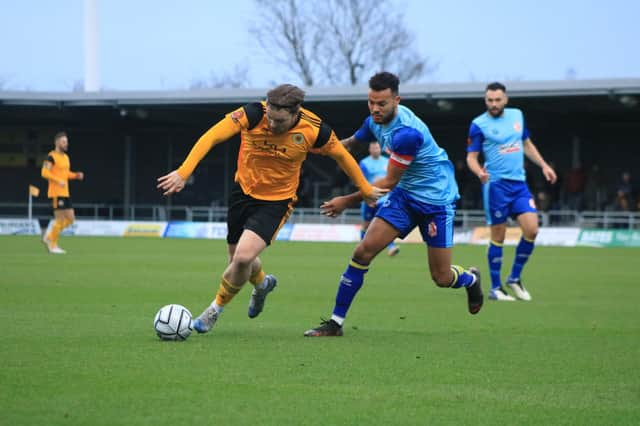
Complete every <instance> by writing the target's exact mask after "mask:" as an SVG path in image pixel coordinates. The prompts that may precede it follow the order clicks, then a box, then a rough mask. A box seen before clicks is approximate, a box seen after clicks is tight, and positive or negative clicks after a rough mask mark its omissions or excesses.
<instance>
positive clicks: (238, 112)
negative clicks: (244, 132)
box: [231, 108, 244, 124]
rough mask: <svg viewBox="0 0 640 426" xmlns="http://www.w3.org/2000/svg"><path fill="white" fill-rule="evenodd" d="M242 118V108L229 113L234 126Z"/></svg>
mask: <svg viewBox="0 0 640 426" xmlns="http://www.w3.org/2000/svg"><path fill="white" fill-rule="evenodd" d="M242 117H244V109H242V108H240V109H238V110H235V111H233V112H232V113H231V119H232V120H233V122H234V123H236V124H237V123H238V122H239V121H240V119H241V118H242Z"/></svg>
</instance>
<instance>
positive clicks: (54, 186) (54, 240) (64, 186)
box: [41, 132, 84, 254]
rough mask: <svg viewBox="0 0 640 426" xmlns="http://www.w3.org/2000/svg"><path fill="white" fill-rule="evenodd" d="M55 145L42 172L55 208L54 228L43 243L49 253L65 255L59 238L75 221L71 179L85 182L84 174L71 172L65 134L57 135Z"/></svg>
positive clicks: (43, 239) (45, 235) (67, 142)
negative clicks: (70, 192) (70, 188)
mask: <svg viewBox="0 0 640 426" xmlns="http://www.w3.org/2000/svg"><path fill="white" fill-rule="evenodd" d="M53 143H54V145H55V148H54V149H53V151H51V152H49V155H48V156H47V159H46V160H45V161H44V163H43V164H42V171H41V175H42V177H43V178H45V179H46V180H48V181H49V191H48V192H47V197H49V199H50V200H51V205H52V207H53V226H52V227H51V231H50V232H49V233H47V232H46V231H45V234H44V237H43V238H42V242H43V243H44V244H45V246H46V247H47V250H48V251H49V253H53V254H64V253H66V252H65V251H64V250H62V249H61V248H60V247H58V237H60V233H61V232H62V230H63V229H64V228H66V227H67V226H69V225H71V224H72V223H73V221H74V220H75V213H74V211H73V205H72V204H71V197H70V196H69V179H77V180H83V179H84V173H82V172H72V171H71V163H70V162H69V156H68V155H67V150H68V149H69V138H68V137H67V134H66V133H65V132H59V133H57V134H56V135H55V136H54V138H53Z"/></svg>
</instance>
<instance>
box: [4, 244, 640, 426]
mask: <svg viewBox="0 0 640 426" xmlns="http://www.w3.org/2000/svg"><path fill="white" fill-rule="evenodd" d="M61 245H62V247H64V248H65V249H66V250H68V252H69V253H68V254H67V255H64V256H55V255H48V254H46V253H45V250H44V247H43V246H42V244H41V243H40V242H39V240H38V238H36V237H25V236H4V237H0V319H1V320H2V324H4V330H5V331H4V333H5V335H4V337H3V338H2V343H1V344H0V361H1V364H2V365H1V367H0V424H1V425H34V424H41V425H115V424H118V425H155V426H157V425H169V424H171V425H210V424H213V425H441V424H445V425H449V424H450V425H465V424H473V425H496V424H509V425H513V424H516V425H524V424H529V425H541V424H547V425H590V424H600V425H611V424H615V425H627V424H628V425H632V424H633V425H637V424H640V308H639V306H638V305H639V303H638V302H639V301H640V279H639V277H640V273H639V272H638V271H639V269H636V268H637V267H638V265H637V263H638V262H639V261H640V250H638V249H628V248H626V249H595V248H550V247H537V248H536V251H535V252H534V255H533V256H532V258H531V261H530V262H529V264H528V265H527V267H526V269H525V273H524V279H523V281H524V284H525V285H526V286H527V288H528V289H529V290H530V292H531V295H532V297H533V301H532V302H528V303H527V302H493V301H487V300H486V293H487V290H488V288H489V287H490V284H489V279H488V272H487V266H486V258H485V251H486V249H485V248H484V247H479V246H457V247H456V248H455V249H454V263H457V264H461V265H464V266H470V265H477V266H479V267H480V270H481V272H482V273H483V278H484V280H483V288H484V290H485V305H484V307H483V310H482V311H481V312H480V313H479V314H478V315H477V316H472V315H469V314H468V313H467V307H466V295H465V292H464V290H449V289H440V288H437V287H436V286H435V285H434V284H433V283H432V282H431V280H430V278H429V274H428V271H427V266H426V251H425V249H424V247H423V246H422V245H402V246H401V252H400V254H399V255H398V256H397V257H396V258H388V257H387V256H386V255H385V254H384V253H383V254H381V255H380V256H379V258H378V259H376V261H375V262H374V264H373V267H372V268H371V270H370V271H369V273H368V274H367V276H366V281H365V285H364V286H363V289H362V291H361V292H360V294H359V295H358V297H357V298H356V300H355V302H354V304H353V306H352V309H351V311H350V314H349V317H348V318H347V323H346V324H345V330H344V331H345V333H344V334H345V335H344V336H343V337H338V338H305V337H303V336H302V334H303V332H304V331H305V330H306V329H308V328H311V327H313V326H316V325H318V324H319V322H320V317H321V316H322V317H328V316H329V315H330V313H331V309H332V307H333V301H334V297H335V292H336V288H337V283H338V279H339V277H340V274H341V273H342V272H343V270H344V268H345V266H346V263H347V261H348V260H349V258H350V254H351V252H352V250H353V247H354V244H328V243H293V242H276V243H275V244H274V245H273V246H272V247H270V248H269V249H268V250H267V251H266V252H265V253H264V255H263V256H262V259H263V261H264V264H265V271H266V272H267V273H272V274H275V275H276V276H277V277H278V280H279V282H278V287H277V288H276V290H275V291H274V292H273V293H271V294H270V295H269V297H268V299H267V302H266V306H265V310H264V312H263V313H262V314H261V315H260V316H259V317H258V318H256V319H249V318H248V317H247V303H248V300H249V294H250V288H248V287H246V288H245V289H243V290H242V291H241V292H240V294H239V295H238V296H236V298H235V299H234V300H233V301H232V303H231V304H229V305H228V306H227V308H226V310H225V312H224V313H223V314H222V316H221V317H220V319H219V320H218V323H217V324H216V325H215V327H214V329H213V330H212V331H211V332H210V333H208V334H205V335H197V334H195V332H194V334H193V335H191V337H190V338H189V339H188V340H187V341H185V342H163V341H160V340H159V339H158V338H157V336H156V335H155V332H154V330H153V327H152V322H153V317H154V315H155V313H156V312H157V310H158V309H159V308H160V307H161V306H163V305H165V304H169V303H179V304H183V305H185V306H186V307H187V308H189V309H190V310H191V312H192V313H193V315H194V316H197V315H198V314H200V312H201V311H202V309H203V308H204V307H206V305H208V303H209V302H210V301H211V299H212V297H213V296H214V294H215V291H216V290H217V287H218V282H219V277H220V274H221V273H222V270H223V269H224V265H225V264H226V246H225V244H224V242H223V241H211V240H180V239H145V238H90V237H69V238H64V237H63V238H62V239H61ZM513 250H514V249H513V247H506V248H505V263H504V265H505V266H503V275H506V273H507V272H508V271H507V270H508V269H509V268H510V265H511V261H512V259H513Z"/></svg>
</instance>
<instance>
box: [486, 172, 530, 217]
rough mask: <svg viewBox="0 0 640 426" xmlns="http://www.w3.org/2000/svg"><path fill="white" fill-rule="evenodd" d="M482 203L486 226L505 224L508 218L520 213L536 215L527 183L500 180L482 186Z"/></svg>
mask: <svg viewBox="0 0 640 426" xmlns="http://www.w3.org/2000/svg"><path fill="white" fill-rule="evenodd" d="M482 202H483V205H484V214H485V215H486V217H487V224H488V225H499V224H501V223H505V222H506V221H507V218H508V217H511V218H515V217H516V216H518V215H521V214H522V213H537V212H538V210H536V203H535V201H534V200H533V196H532V195H531V192H529V188H528V187H527V183H526V182H523V181H519V180H507V179H501V180H498V181H496V182H488V183H485V184H484V185H482Z"/></svg>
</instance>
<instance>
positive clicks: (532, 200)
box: [529, 198, 536, 209]
mask: <svg viewBox="0 0 640 426" xmlns="http://www.w3.org/2000/svg"><path fill="white" fill-rule="evenodd" d="M529 206H531V208H532V209H535V208H536V202H535V201H534V199H533V198H529Z"/></svg>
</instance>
